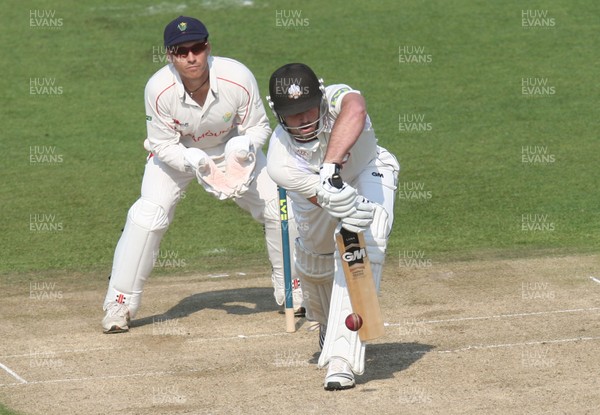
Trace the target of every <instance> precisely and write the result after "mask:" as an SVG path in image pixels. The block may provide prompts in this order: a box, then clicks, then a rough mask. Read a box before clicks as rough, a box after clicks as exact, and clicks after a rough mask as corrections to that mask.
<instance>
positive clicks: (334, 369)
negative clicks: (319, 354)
mask: <svg viewBox="0 0 600 415" xmlns="http://www.w3.org/2000/svg"><path fill="white" fill-rule="evenodd" d="M354 385H355V383H354V373H352V369H350V364H348V362H346V361H345V360H344V359H342V358H340V357H334V358H332V359H331V361H330V362H329V367H328V368H327V376H325V384H324V387H325V390H328V391H336V390H343V389H350V388H353V387H354Z"/></svg>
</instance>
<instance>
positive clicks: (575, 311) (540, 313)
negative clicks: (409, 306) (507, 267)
mask: <svg viewBox="0 0 600 415" xmlns="http://www.w3.org/2000/svg"><path fill="white" fill-rule="evenodd" d="M598 310H600V307H592V308H575V309H571V310H553V311H535V312H532V313H513V314H498V315H492V316H480V317H459V318H448V319H442V320H422V321H421V320H418V322H419V323H421V324H434V323H452V322H457V321H470V320H492V319H501V318H513V317H532V316H543V315H548V314H564V313H583V312H587V311H598ZM385 325H386V326H388V327H393V326H402V325H404V323H385Z"/></svg>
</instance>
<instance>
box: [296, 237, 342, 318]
mask: <svg viewBox="0 0 600 415" xmlns="http://www.w3.org/2000/svg"><path fill="white" fill-rule="evenodd" d="M294 251H295V258H296V260H295V263H294V265H295V268H296V272H297V274H298V276H299V277H300V281H301V283H302V293H303V295H304V303H305V304H306V318H307V319H308V320H313V321H317V322H319V323H321V324H327V315H328V314H329V304H330V302H331V289H332V283H333V273H334V265H333V254H328V255H319V254H315V253H313V252H310V251H308V250H306V248H304V245H303V244H302V240H301V239H300V238H297V239H296V243H295V249H294Z"/></svg>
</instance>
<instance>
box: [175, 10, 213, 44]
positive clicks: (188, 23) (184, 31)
mask: <svg viewBox="0 0 600 415" xmlns="http://www.w3.org/2000/svg"><path fill="white" fill-rule="evenodd" d="M207 39H208V30H207V29H206V26H204V23H202V22H201V21H200V20H198V19H195V18H193V17H188V16H179V17H178V18H176V19H175V20H173V21H171V22H170V23H169V24H168V25H167V26H166V27H165V32H164V41H165V47H167V48H168V47H172V46H176V45H180V44H182V43H185V42H190V41H193V40H198V41H203V40H207Z"/></svg>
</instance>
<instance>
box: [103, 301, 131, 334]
mask: <svg viewBox="0 0 600 415" xmlns="http://www.w3.org/2000/svg"><path fill="white" fill-rule="evenodd" d="M102 327H103V328H104V333H106V334H112V333H123V332H126V331H129V310H128V309H127V306H126V305H125V304H120V303H117V302H112V303H110V304H109V305H108V306H107V307H106V315H105V316H104V318H103V319H102Z"/></svg>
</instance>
